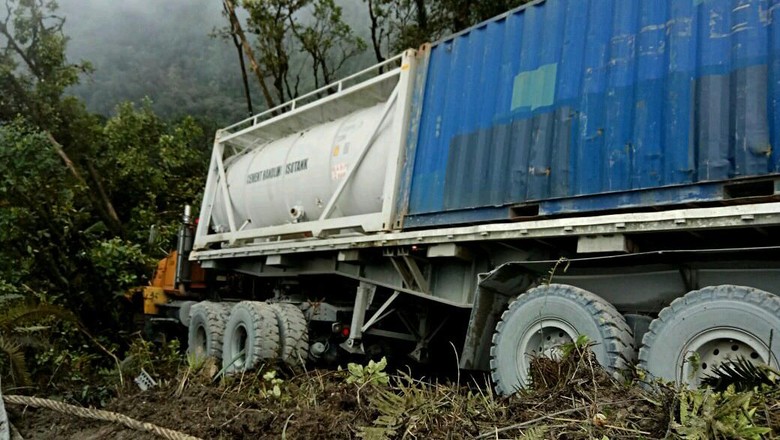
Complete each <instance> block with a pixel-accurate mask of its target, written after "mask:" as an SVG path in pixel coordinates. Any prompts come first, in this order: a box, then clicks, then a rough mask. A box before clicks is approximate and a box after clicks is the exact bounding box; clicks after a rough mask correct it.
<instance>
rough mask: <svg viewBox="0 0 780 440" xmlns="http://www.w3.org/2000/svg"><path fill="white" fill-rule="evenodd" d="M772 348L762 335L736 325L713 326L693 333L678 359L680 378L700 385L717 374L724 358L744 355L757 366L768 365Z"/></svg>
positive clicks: (726, 359) (742, 356) (693, 384)
mask: <svg viewBox="0 0 780 440" xmlns="http://www.w3.org/2000/svg"><path fill="white" fill-rule="evenodd" d="M768 354H769V348H768V347H767V346H766V344H764V343H763V342H762V341H761V340H760V339H759V338H757V337H755V336H753V335H752V334H750V333H748V332H746V331H744V330H741V329H736V328H726V327H723V328H713V329H709V330H706V331H704V332H702V333H699V334H698V335H696V336H694V337H693V338H692V339H691V340H690V341H689V342H688V343H687V344H686V346H685V349H684V350H683V351H682V353H681V354H680V358H679V359H678V360H677V365H678V371H679V372H680V373H679V374H680V377H678V381H679V382H681V383H687V384H688V385H689V386H691V387H697V386H699V385H700V384H701V381H702V379H704V378H705V377H706V376H708V375H712V374H715V373H716V372H717V371H718V369H719V368H720V367H721V365H722V364H723V362H725V361H729V360H731V361H735V360H737V359H738V358H740V357H741V358H743V359H745V360H746V361H748V362H750V363H751V364H754V365H760V364H767V363H768V359H767V355H768Z"/></svg>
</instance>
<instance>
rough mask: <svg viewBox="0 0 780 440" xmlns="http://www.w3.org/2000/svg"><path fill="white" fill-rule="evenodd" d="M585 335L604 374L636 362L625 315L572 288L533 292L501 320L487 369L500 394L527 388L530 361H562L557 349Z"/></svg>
mask: <svg viewBox="0 0 780 440" xmlns="http://www.w3.org/2000/svg"><path fill="white" fill-rule="evenodd" d="M579 335H586V336H587V337H588V339H589V340H590V341H591V342H593V343H594V345H593V347H592V350H593V352H594V354H595V355H596V359H597V360H598V362H599V363H600V364H601V365H602V366H604V367H605V368H606V369H607V370H608V371H610V372H612V371H615V370H619V369H625V368H627V367H628V366H629V364H630V363H631V361H632V360H633V358H634V347H633V340H634V338H633V336H632V334H631V329H630V328H629V327H628V324H626V321H625V319H624V318H623V316H622V315H621V314H620V313H619V312H618V311H617V310H615V308H614V307H613V306H612V305H611V304H609V303H608V302H606V301H604V300H603V299H601V298H600V297H598V296H596V295H595V294H593V293H591V292H588V291H587V290H583V289H580V288H577V287H573V286H567V285H563V284H549V285H544V286H539V287H535V288H533V289H531V290H529V291H528V292H526V293H525V294H523V295H520V296H519V297H518V298H517V299H515V300H514V301H513V302H512V303H511V304H510V305H509V308H507V310H506V311H505V312H504V313H503V315H501V320H500V321H499V322H498V324H497V325H496V331H495V333H494V334H493V346H492V347H491V348H490V370H491V375H492V378H493V382H494V383H495V385H496V391H497V392H498V393H499V394H502V395H508V394H511V393H514V392H516V391H517V390H519V389H520V388H522V387H524V386H526V385H528V384H529V381H530V376H529V366H530V360H531V358H532V357H534V356H549V357H558V356H560V346H561V345H562V344H566V343H571V342H573V341H575V340H576V339H577V337H578V336H579Z"/></svg>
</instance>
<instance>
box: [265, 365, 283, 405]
mask: <svg viewBox="0 0 780 440" xmlns="http://www.w3.org/2000/svg"><path fill="white" fill-rule="evenodd" d="M283 384H284V380H282V379H280V378H278V377H276V370H269V371H266V372H265V373H263V381H262V384H261V389H260V395H261V396H262V397H263V398H266V399H281V398H282V385H283Z"/></svg>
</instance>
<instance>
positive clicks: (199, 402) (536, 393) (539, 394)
mask: <svg viewBox="0 0 780 440" xmlns="http://www.w3.org/2000/svg"><path fill="white" fill-rule="evenodd" d="M532 375H533V377H534V384H533V387H532V388H531V389H529V390H526V391H523V392H521V393H518V394H516V395H514V396H511V397H508V398H501V397H498V396H495V395H494V394H493V393H492V391H491V390H490V389H489V388H483V387H480V386H478V385H472V384H465V383H461V384H460V385H453V384H436V383H429V382H425V381H422V380H419V379H416V378H411V377H409V376H406V375H403V374H399V375H398V376H391V377H390V382H389V384H385V383H362V384H359V383H348V381H347V380H346V379H347V377H348V376H349V373H348V372H346V371H320V370H317V371H313V372H309V373H306V374H299V375H297V376H288V377H284V378H282V379H281V380H278V379H277V380H276V381H271V380H269V379H268V378H264V377H263V373H262V372H261V373H254V374H247V375H245V376H243V377H233V378H230V379H229V380H226V381H222V382H220V383H215V382H213V381H211V380H210V379H209V378H208V377H206V376H200V375H197V374H192V375H190V374H189V373H185V374H184V375H183V376H181V375H180V377H179V378H174V379H171V380H168V381H166V382H164V383H162V384H160V385H159V386H158V387H156V388H153V389H151V390H149V391H143V392H142V391H140V390H138V389H137V388H132V387H127V388H126V390H125V392H123V393H122V394H121V395H120V396H118V397H117V398H115V399H114V400H113V401H111V402H110V403H109V404H108V406H107V407H106V408H105V409H106V410H109V411H114V412H118V413H121V414H124V415H127V416H129V417H132V418H135V419H137V420H140V421H143V422H149V423H153V424H156V425H159V426H162V427H166V428H170V429H174V430H177V431H181V432H183V433H186V434H189V435H192V436H196V437H199V438H202V439H244V438H247V439H248V438H252V439H279V438H285V439H355V438H364V439H372V438H376V439H395V438H399V439H400V438H416V439H471V438H490V439H498V438H500V439H504V438H522V437H523V436H527V437H525V438H564V439H592V438H596V439H601V438H603V437H604V436H606V437H607V438H609V439H611V440H614V439H636V438H648V439H652V438H668V437H669V435H670V434H671V433H672V426H673V425H674V421H673V420H674V418H675V408H678V407H679V400H678V392H677V391H676V390H672V389H663V388H662V389H655V390H653V391H649V390H648V389H647V388H646V387H642V386H636V385H635V384H634V385H632V384H630V383H629V381H626V380H623V379H617V378H615V377H613V376H611V375H608V374H607V373H606V372H604V371H603V370H601V369H600V368H599V367H598V365H597V364H596V363H595V360H594V359H593V358H592V355H590V354H585V355H583V356H571V357H569V358H567V360H565V361H563V362H557V361H552V360H549V359H537V360H536V361H534V362H533V364H532ZM467 380H468V379H464V382H466V381H467ZM274 384H276V385H278V386H279V392H278V393H276V394H275V393H274V392H273V385H274ZM778 394H780V393H778ZM772 405H773V406H772ZM769 406H771V408H769V407H767V409H772V408H774V409H773V411H774V412H772V413H771V414H772V415H771V417H770V418H772V419H773V420H774V421H772V420H769V422H770V426H773V425H772V424H771V423H774V424H777V423H780V404H779V403H777V402H774V403H772V404H769ZM8 409H9V413H10V416H11V420H12V423H14V424H15V426H16V427H17V428H18V429H19V431H20V432H21V434H22V435H23V436H24V438H25V439H45V440H49V439H52V440H53V439H74V440H75V439H79V440H83V439H86V440H88V439H105V438H112V439H153V438H157V437H154V436H152V435H151V434H146V433H141V432H137V431H133V430H129V429H126V428H123V427H121V426H116V425H111V424H108V423H106V422H98V421H92V420H87V419H78V418H75V417H73V416H70V415H62V414H59V413H55V412H53V411H50V410H36V409H31V408H27V409H24V408H21V407H19V406H10V407H9V408H8ZM767 414H769V412H767ZM767 420H768V419H764V420H763V422H766V421H767Z"/></svg>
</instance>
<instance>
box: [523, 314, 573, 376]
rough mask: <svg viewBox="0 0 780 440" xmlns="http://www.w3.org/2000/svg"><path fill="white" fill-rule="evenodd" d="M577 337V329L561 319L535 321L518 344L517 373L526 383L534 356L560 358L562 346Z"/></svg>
mask: <svg viewBox="0 0 780 440" xmlns="http://www.w3.org/2000/svg"><path fill="white" fill-rule="evenodd" d="M576 337H577V330H575V329H574V327H573V326H572V325H571V324H569V323H568V322H566V321H563V320H560V319H542V320H539V321H537V322H535V323H534V324H533V325H531V326H530V327H529V328H528V331H527V332H525V334H523V336H522V337H521V338H520V340H519V341H518V344H517V350H516V353H517V362H516V365H517V373H518V376H519V377H520V378H521V379H522V381H523V382H524V383H526V384H527V382H528V379H529V371H528V370H529V367H530V365H531V359H532V358H534V357H547V358H551V359H560V358H561V357H562V356H563V352H562V350H561V346H562V345H564V344H569V343H571V342H573V341H574V340H575V338H576Z"/></svg>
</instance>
